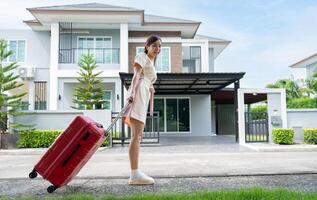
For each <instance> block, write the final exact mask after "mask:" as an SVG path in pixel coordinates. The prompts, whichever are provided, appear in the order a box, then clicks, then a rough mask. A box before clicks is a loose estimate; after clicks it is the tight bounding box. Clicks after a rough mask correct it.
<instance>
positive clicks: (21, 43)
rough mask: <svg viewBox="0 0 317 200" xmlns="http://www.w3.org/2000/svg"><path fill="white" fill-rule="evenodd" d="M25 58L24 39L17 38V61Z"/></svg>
mask: <svg viewBox="0 0 317 200" xmlns="http://www.w3.org/2000/svg"><path fill="white" fill-rule="evenodd" d="M24 59H25V41H24V40H19V41H18V61H19V62H24Z"/></svg>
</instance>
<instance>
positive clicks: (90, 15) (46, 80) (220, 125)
mask: <svg viewBox="0 0 317 200" xmlns="http://www.w3.org/2000/svg"><path fill="white" fill-rule="evenodd" d="M27 10H28V11H29V12H30V13H31V14H32V15H33V16H34V18H35V19H33V20H27V21H24V23H25V24H27V25H28V26H29V27H30V29H29V30H0V37H1V38H4V39H6V40H7V41H8V45H9V49H10V50H13V51H14V54H13V55H12V56H11V57H10V58H9V59H8V61H7V62H11V61H18V62H19V65H20V67H19V69H18V72H17V73H19V74H20V76H21V77H22V78H23V80H24V83H25V86H24V87H23V88H22V90H24V91H27V92H28V95H27V96H26V97H25V99H24V101H26V102H28V103H29V104H30V105H29V107H28V109H29V110H70V109H72V108H71V107H70V106H71V105H73V103H72V100H73V98H74V95H73V94H74V88H75V87H76V85H77V84H78V81H77V80H76V77H78V73H77V72H78V69H79V67H78V61H79V58H80V56H81V55H82V54H84V53H92V54H94V55H95V57H96V62H97V64H98V70H97V71H102V73H101V75H100V77H101V78H102V80H103V84H104V87H105V89H106V90H107V91H106V93H105V94H104V98H105V100H106V103H105V104H104V105H102V109H110V110H112V111H119V110H120V109H121V107H122V106H123V102H124V94H125V91H126V89H127V88H128V86H129V84H130V82H131V78H132V75H133V74H132V72H133V67H132V62H133V59H134V57H135V55H136V54H137V53H139V52H142V51H143V48H144V44H145V40H146V38H147V37H148V36H149V35H151V34H156V35H159V36H160V37H161V38H162V42H163V46H162V51H161V53H160V55H159V57H158V59H157V61H156V65H155V67H156V71H157V72H158V79H157V82H156V83H155V85H154V87H155V90H156V94H155V107H154V109H155V110H156V111H159V112H160V132H161V133H163V134H172V135H173V134H174V135H179V134H182V135H198V136H206V135H212V134H234V133H235V130H236V128H237V120H234V119H235V117H236V112H235V110H236V108H237V105H236V104H237V103H236V102H237V101H236V96H237V95H236V92H237V89H238V88H239V79H241V78H242V77H243V75H244V73H242V72H240V73H220V72H218V73H217V72H215V70H214V69H215V67H214V60H215V59H216V58H217V57H218V56H219V55H220V54H221V52H222V51H223V50H224V49H225V48H226V47H227V45H228V44H229V43H230V41H227V40H223V39H218V38H213V37H209V36H204V35H198V34H197V30H198V28H199V26H200V24H201V22H198V21H192V20H186V19H176V18H170V17H163V16H156V15H149V14H145V13H144V10H142V9H135V8H128V7H121V6H113V5H106V4H99V3H88V4H77V5H65V6H49V7H36V8H28V9H27ZM232 83H233V84H234V86H235V87H234V88H225V87H226V86H228V85H230V84H232Z"/></svg>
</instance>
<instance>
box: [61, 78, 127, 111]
mask: <svg viewBox="0 0 317 200" xmlns="http://www.w3.org/2000/svg"><path fill="white" fill-rule="evenodd" d="M77 84H78V82H77V80H76V79H74V78H59V80H58V86H59V87H58V88H59V89H58V94H60V95H61V97H62V98H61V99H60V100H58V109H59V110H72V109H73V108H71V107H70V106H71V105H73V102H72V100H73V98H74V90H75V87H76V85H77ZM119 84H121V83H120V81H119V78H105V79H103V86H104V87H103V88H104V89H105V90H111V95H112V96H111V98H112V99H111V106H112V111H119V110H120V108H121V107H120V106H121V98H120V96H121V92H120V88H121V85H119ZM117 95H119V99H117Z"/></svg>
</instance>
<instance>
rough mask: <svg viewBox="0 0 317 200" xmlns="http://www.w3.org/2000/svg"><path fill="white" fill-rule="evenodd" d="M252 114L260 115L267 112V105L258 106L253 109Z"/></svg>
mask: <svg viewBox="0 0 317 200" xmlns="http://www.w3.org/2000/svg"><path fill="white" fill-rule="evenodd" d="M251 112H253V113H258V112H267V105H256V106H253V107H252V108H251Z"/></svg>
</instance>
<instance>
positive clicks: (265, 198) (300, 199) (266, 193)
mask: <svg viewBox="0 0 317 200" xmlns="http://www.w3.org/2000/svg"><path fill="white" fill-rule="evenodd" d="M48 196H49V195H48ZM0 199H1V200H4V199H5V198H0ZM10 199H11V198H10ZM17 199H23V200H27V199H30V200H31V199H46V200H53V199H59V200H93V199H100V200H128V199H129V200H156V199H164V200H169V199H173V200H174V199H176V200H205V199H210V200H240V199H247V200H306V199H307V200H317V193H308V192H294V191H290V190H286V189H263V188H249V189H240V190H238V189H237V190H220V191H199V192H196V193H156V194H153V193H144V194H136V195H131V196H110V195H106V196H99V197H96V196H93V195H89V194H77V195H68V196H61V197H46V198H43V197H38V198H33V197H22V198H17Z"/></svg>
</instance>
